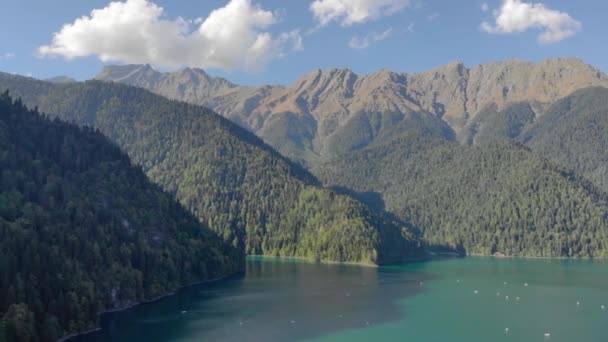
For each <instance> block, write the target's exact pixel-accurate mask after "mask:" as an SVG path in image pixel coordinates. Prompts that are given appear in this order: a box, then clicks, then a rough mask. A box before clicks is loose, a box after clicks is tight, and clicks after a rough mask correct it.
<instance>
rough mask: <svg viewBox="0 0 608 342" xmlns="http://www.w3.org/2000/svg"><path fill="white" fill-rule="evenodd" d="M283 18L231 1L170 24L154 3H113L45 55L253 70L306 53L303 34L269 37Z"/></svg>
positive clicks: (58, 37) (69, 28) (72, 27)
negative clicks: (294, 53) (291, 53)
mask: <svg viewBox="0 0 608 342" xmlns="http://www.w3.org/2000/svg"><path fill="white" fill-rule="evenodd" d="M278 20H279V18H278V17H277V14H275V13H273V12H271V11H267V10H264V9H262V8H261V7H260V6H258V5H254V4H252V3H251V0H230V1H229V2H228V3H227V4H226V5H225V6H224V7H221V8H218V9H215V10H214V11H212V12H211V13H210V14H209V15H208V16H207V17H206V18H196V19H193V20H186V19H183V18H181V17H178V18H176V19H167V18H165V15H164V10H163V8H162V7H160V6H158V5H156V4H155V3H153V2H152V1H150V0H126V1H114V2H111V3H110V4H108V5H107V6H106V7H104V8H101V9H95V10H93V11H92V12H91V14H90V15H89V16H83V17H81V18H79V19H76V20H75V21H74V22H73V23H70V24H66V25H64V26H63V27H62V28H61V30H60V31H59V32H57V33H55V34H54V36H53V40H52V43H51V44H49V45H45V46H41V47H40V48H39V49H38V52H39V53H40V54H41V55H42V56H62V57H65V58H67V59H74V58H79V57H86V56H97V57H98V58H99V59H101V60H102V61H104V62H105V61H119V62H125V63H151V64H154V65H157V66H162V67H180V66H185V65H187V66H192V67H201V68H221V69H236V68H241V69H252V68H256V67H259V66H260V65H263V64H264V63H265V62H267V61H268V60H270V59H272V58H276V57H279V56H281V55H283V54H285V53H286V52H287V51H291V50H293V49H296V50H297V49H302V38H301V37H300V34H299V32H298V31H297V30H296V31H292V32H286V33H282V34H278V35H272V34H271V33H269V32H267V31H266V29H268V28H269V27H270V26H272V25H273V24H275V23H276V22H277V21H278Z"/></svg>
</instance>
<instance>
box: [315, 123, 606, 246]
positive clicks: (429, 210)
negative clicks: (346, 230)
mask: <svg viewBox="0 0 608 342" xmlns="http://www.w3.org/2000/svg"><path fill="white" fill-rule="evenodd" d="M317 174H318V175H319V176H320V178H321V179H323V180H324V181H325V182H326V183H327V184H329V185H339V186H343V187H348V188H351V189H353V190H354V191H357V192H360V193H368V194H369V193H378V196H376V197H372V196H368V198H376V199H377V198H381V199H383V201H384V202H385V205H386V209H387V210H389V211H391V212H393V213H395V214H397V215H398V216H399V217H401V218H402V219H405V220H408V221H409V222H411V223H412V224H413V225H414V226H415V227H418V228H420V229H421V231H422V236H423V238H424V239H425V240H427V241H428V242H429V243H430V244H431V245H436V246H440V247H449V248H451V249H456V250H460V251H465V252H467V253H471V254H484V255H489V254H494V253H502V254H505V255H519V256H553V257H555V256H569V257H582V256H608V216H607V215H608V204H607V202H606V196H605V194H604V193H602V192H601V191H600V190H599V189H598V188H595V187H594V186H593V185H591V184H590V183H589V182H586V181H584V180H580V179H578V178H576V177H575V176H573V175H572V174H569V173H567V172H565V171H563V170H561V169H559V168H558V167H556V166H554V165H553V164H552V163H550V162H548V161H545V160H542V159H540V158H538V157H536V156H535V155H534V154H533V153H532V152H531V151H530V150H529V149H528V148H526V147H524V146H522V145H518V144H516V143H514V142H510V141H506V140H502V141H501V140H496V141H493V142H491V143H487V144H485V145H484V146H481V147H473V146H467V145H461V144H458V143H456V142H449V141H446V140H444V139H441V138H437V137H433V136H429V135H424V134H418V133H412V134H406V135H404V136H402V137H400V138H398V139H394V140H391V141H387V142H386V143H384V144H382V145H377V146H374V147H371V148H368V149H365V150H362V151H359V152H356V153H351V154H349V155H346V156H343V157H341V158H338V159H336V160H334V161H332V162H329V163H327V164H325V165H323V166H322V167H321V168H319V170H317ZM376 202H378V201H377V200H376Z"/></svg>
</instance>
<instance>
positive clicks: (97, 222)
mask: <svg viewBox="0 0 608 342" xmlns="http://www.w3.org/2000/svg"><path fill="white" fill-rule="evenodd" d="M0 169H1V170H2V172H1V175H0V340H1V341H56V340H57V339H58V338H60V337H62V336H64V335H66V334H71V333H76V332H82V331H85V330H89V329H92V328H95V327H96V326H97V321H98V316H97V314H98V313H99V312H101V311H105V310H110V309H120V308H125V307H128V306H130V305H133V304H136V303H139V302H142V301H147V300H153V299H156V298H158V297H159V296H163V295H167V294H169V293H172V292H174V291H175V290H177V289H178V288H180V287H182V286H185V285H191V284H193V283H197V282H201V281H205V280H211V279H217V278H219V277H224V276H227V275H230V274H232V273H234V272H237V271H241V270H242V269H243V267H244V260H243V259H242V256H241V254H240V253H239V252H238V251H236V250H234V249H233V248H231V247H229V246H226V245H225V244H224V243H223V242H222V239H221V238H219V237H218V236H217V235H216V234H215V233H213V232H212V231H211V230H210V229H209V228H208V227H207V225H206V224H203V223H199V222H198V221H197V220H196V218H195V217H194V216H193V215H191V214H190V213H189V212H188V211H187V210H186V209H184V208H183V207H182V206H180V205H179V204H178V203H177V202H176V201H174V200H173V198H172V196H171V195H169V194H167V193H165V192H163V191H162V190H161V189H160V188H159V187H158V186H156V185H154V184H153V183H151V182H150V181H149V180H148V179H147V177H146V176H145V175H144V173H143V172H141V170H140V169H139V168H137V167H134V166H132V165H131V162H130V160H129V158H128V157H127V155H126V154H123V153H122V152H121V151H120V150H119V149H118V148H117V147H116V146H115V145H114V144H113V143H111V142H110V141H109V140H108V139H107V138H106V137H104V136H102V135H101V134H99V133H97V132H94V131H93V130H92V129H90V128H84V129H83V128H78V127H77V126H74V125H70V124H66V123H63V122H60V121H58V120H52V121H51V120H49V119H46V118H44V117H43V116H41V115H39V114H38V113H37V112H35V111H30V110H28V109H27V108H25V107H24V106H23V105H22V103H21V101H16V102H13V101H12V99H11V98H10V97H9V96H8V95H7V94H6V93H4V94H2V95H0Z"/></svg>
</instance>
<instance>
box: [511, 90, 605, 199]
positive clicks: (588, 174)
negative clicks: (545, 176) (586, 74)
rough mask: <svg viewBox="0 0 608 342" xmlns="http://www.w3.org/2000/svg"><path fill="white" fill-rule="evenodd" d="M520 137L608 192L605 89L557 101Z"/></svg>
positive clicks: (536, 149) (535, 148) (587, 91)
mask: <svg viewBox="0 0 608 342" xmlns="http://www.w3.org/2000/svg"><path fill="white" fill-rule="evenodd" d="M519 139H520V140H521V141H523V142H525V143H526V144H527V145H528V146H530V148H532V149H533V150H534V151H535V152H536V153H538V154H539V155H542V156H545V157H546V158H549V159H551V160H553V161H555V162H556V163H558V164H559V165H563V166H565V167H567V168H568V169H570V170H573V171H574V172H575V173H576V174H578V175H580V176H583V177H585V178H587V179H589V180H590V181H592V182H593V183H595V184H596V185H597V186H599V187H600V188H602V189H603V190H604V191H607V192H608V89H606V88H589V89H585V90H581V91H578V92H576V93H574V94H573V95H572V96H569V97H567V98H565V99H563V100H560V101H558V102H556V103H555V104H553V105H552V106H551V107H550V108H549V109H548V110H547V112H546V113H545V114H544V115H543V116H542V118H541V119H540V120H538V122H536V123H535V124H534V125H532V127H530V128H529V129H528V130H526V131H525V132H524V133H523V134H521V135H520V137H519Z"/></svg>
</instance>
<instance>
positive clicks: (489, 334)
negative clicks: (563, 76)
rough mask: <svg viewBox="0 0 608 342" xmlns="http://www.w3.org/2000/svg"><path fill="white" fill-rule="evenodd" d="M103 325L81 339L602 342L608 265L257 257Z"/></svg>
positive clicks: (607, 332) (607, 334)
mask: <svg viewBox="0 0 608 342" xmlns="http://www.w3.org/2000/svg"><path fill="white" fill-rule="evenodd" d="M526 284H527V285H526ZM577 303H578V304H577ZM602 305H604V306H605V309H602ZM102 327H103V331H101V332H99V333H96V334H93V335H87V336H85V337H83V338H81V339H80V341H96V342H102V341H103V342H106V341H108V342H109V341H180V342H181V341H239V342H241V341H327V342H335V341H349V342H350V341H467V342H476V341H480V342H481V341H483V342H488V341H568V342H573V341H576V342H584V341H598V342H599V341H601V342H605V341H608V262H606V261H592V260H524V259H492V258H464V259H447V260H437V261H430V262H424V263H412V264H405V265H399V266H391V267H381V268H369V267H359V266H353V265H323V264H316V263H308V262H303V261H296V260H279V259H266V258H250V259H249V260H248V262H247V272H246V274H244V275H242V276H239V277H233V278H231V279H228V280H226V281H221V282H217V283H213V284H207V285H202V286H197V287H192V288H188V289H186V290H183V291H181V292H180V293H179V294H178V295H176V296H172V297H169V298H166V299H163V300H161V301H159V302H157V303H153V304H148V305H144V306H140V307H138V308H135V309H133V310H129V311H126V312H120V313H114V314H109V315H105V316H104V317H103V319H102ZM506 329H508V330H506ZM545 334H550V336H545Z"/></svg>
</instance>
